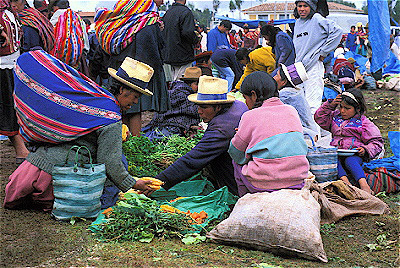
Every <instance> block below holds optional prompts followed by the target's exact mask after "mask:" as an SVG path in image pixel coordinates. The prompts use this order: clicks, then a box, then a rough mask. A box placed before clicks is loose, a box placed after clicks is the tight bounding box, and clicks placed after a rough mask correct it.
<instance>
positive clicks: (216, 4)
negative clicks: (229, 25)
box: [213, 0, 221, 16]
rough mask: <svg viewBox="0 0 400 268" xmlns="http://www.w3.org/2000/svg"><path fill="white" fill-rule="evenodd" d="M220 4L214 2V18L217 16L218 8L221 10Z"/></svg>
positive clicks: (216, 1) (217, 1)
mask: <svg viewBox="0 0 400 268" xmlns="http://www.w3.org/2000/svg"><path fill="white" fill-rule="evenodd" d="M219 4H221V2H220V1H219V0H213V10H214V14H213V15H214V16H215V14H217V11H218V8H219Z"/></svg>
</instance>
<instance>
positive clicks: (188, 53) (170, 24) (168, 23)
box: [162, 0, 199, 82]
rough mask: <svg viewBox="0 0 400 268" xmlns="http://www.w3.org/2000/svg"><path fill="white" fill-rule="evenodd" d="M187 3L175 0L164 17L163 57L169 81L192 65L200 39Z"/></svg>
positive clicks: (177, 77)
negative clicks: (195, 47)
mask: <svg viewBox="0 0 400 268" xmlns="http://www.w3.org/2000/svg"><path fill="white" fill-rule="evenodd" d="M185 4H186V0H175V2H174V3H173V4H172V6H171V7H170V8H169V9H168V10H167V12H166V13H165V15H164V17H163V22H164V30H163V31H162V36H163V38H164V42H165V47H164V48H163V58H164V63H165V64H164V70H165V78H166V80H167V82H171V81H176V80H178V79H179V78H181V77H182V75H183V73H184V72H185V70H186V68H188V67H190V66H191V65H192V62H193V61H194V45H195V44H196V43H198V41H199V38H198V37H197V35H196V33H195V30H196V29H195V23H194V16H193V13H192V11H191V10H190V9H189V8H188V7H187V6H185Z"/></svg>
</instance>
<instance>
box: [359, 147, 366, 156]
mask: <svg viewBox="0 0 400 268" xmlns="http://www.w3.org/2000/svg"><path fill="white" fill-rule="evenodd" d="M357 151H358V153H357V154H358V155H359V156H363V155H364V154H365V148H364V147H358V148H357Z"/></svg>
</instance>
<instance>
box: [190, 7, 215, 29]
mask: <svg viewBox="0 0 400 268" xmlns="http://www.w3.org/2000/svg"><path fill="white" fill-rule="evenodd" d="M187 6H188V8H189V9H190V10H191V11H192V13H193V16H194V19H195V20H196V21H197V22H198V23H199V24H200V25H206V26H210V22H211V19H212V16H213V13H212V12H211V10H209V9H208V8H205V9H204V10H200V9H198V8H195V7H194V5H193V4H192V3H189V4H188V5H187Z"/></svg>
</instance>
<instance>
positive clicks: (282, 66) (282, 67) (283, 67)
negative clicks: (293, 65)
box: [279, 63, 299, 89]
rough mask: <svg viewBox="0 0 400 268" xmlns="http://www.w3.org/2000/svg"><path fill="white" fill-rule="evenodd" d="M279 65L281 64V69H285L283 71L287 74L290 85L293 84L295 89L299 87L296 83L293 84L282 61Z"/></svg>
mask: <svg viewBox="0 0 400 268" xmlns="http://www.w3.org/2000/svg"><path fill="white" fill-rule="evenodd" d="M279 65H280V66H281V70H283V72H284V73H285V76H286V78H287V80H288V81H289V83H290V85H292V87H294V88H295V89H299V88H298V87H297V86H296V85H295V84H293V82H292V79H291V78H290V74H289V71H288V69H287V67H286V66H285V65H283V64H281V63H279Z"/></svg>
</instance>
